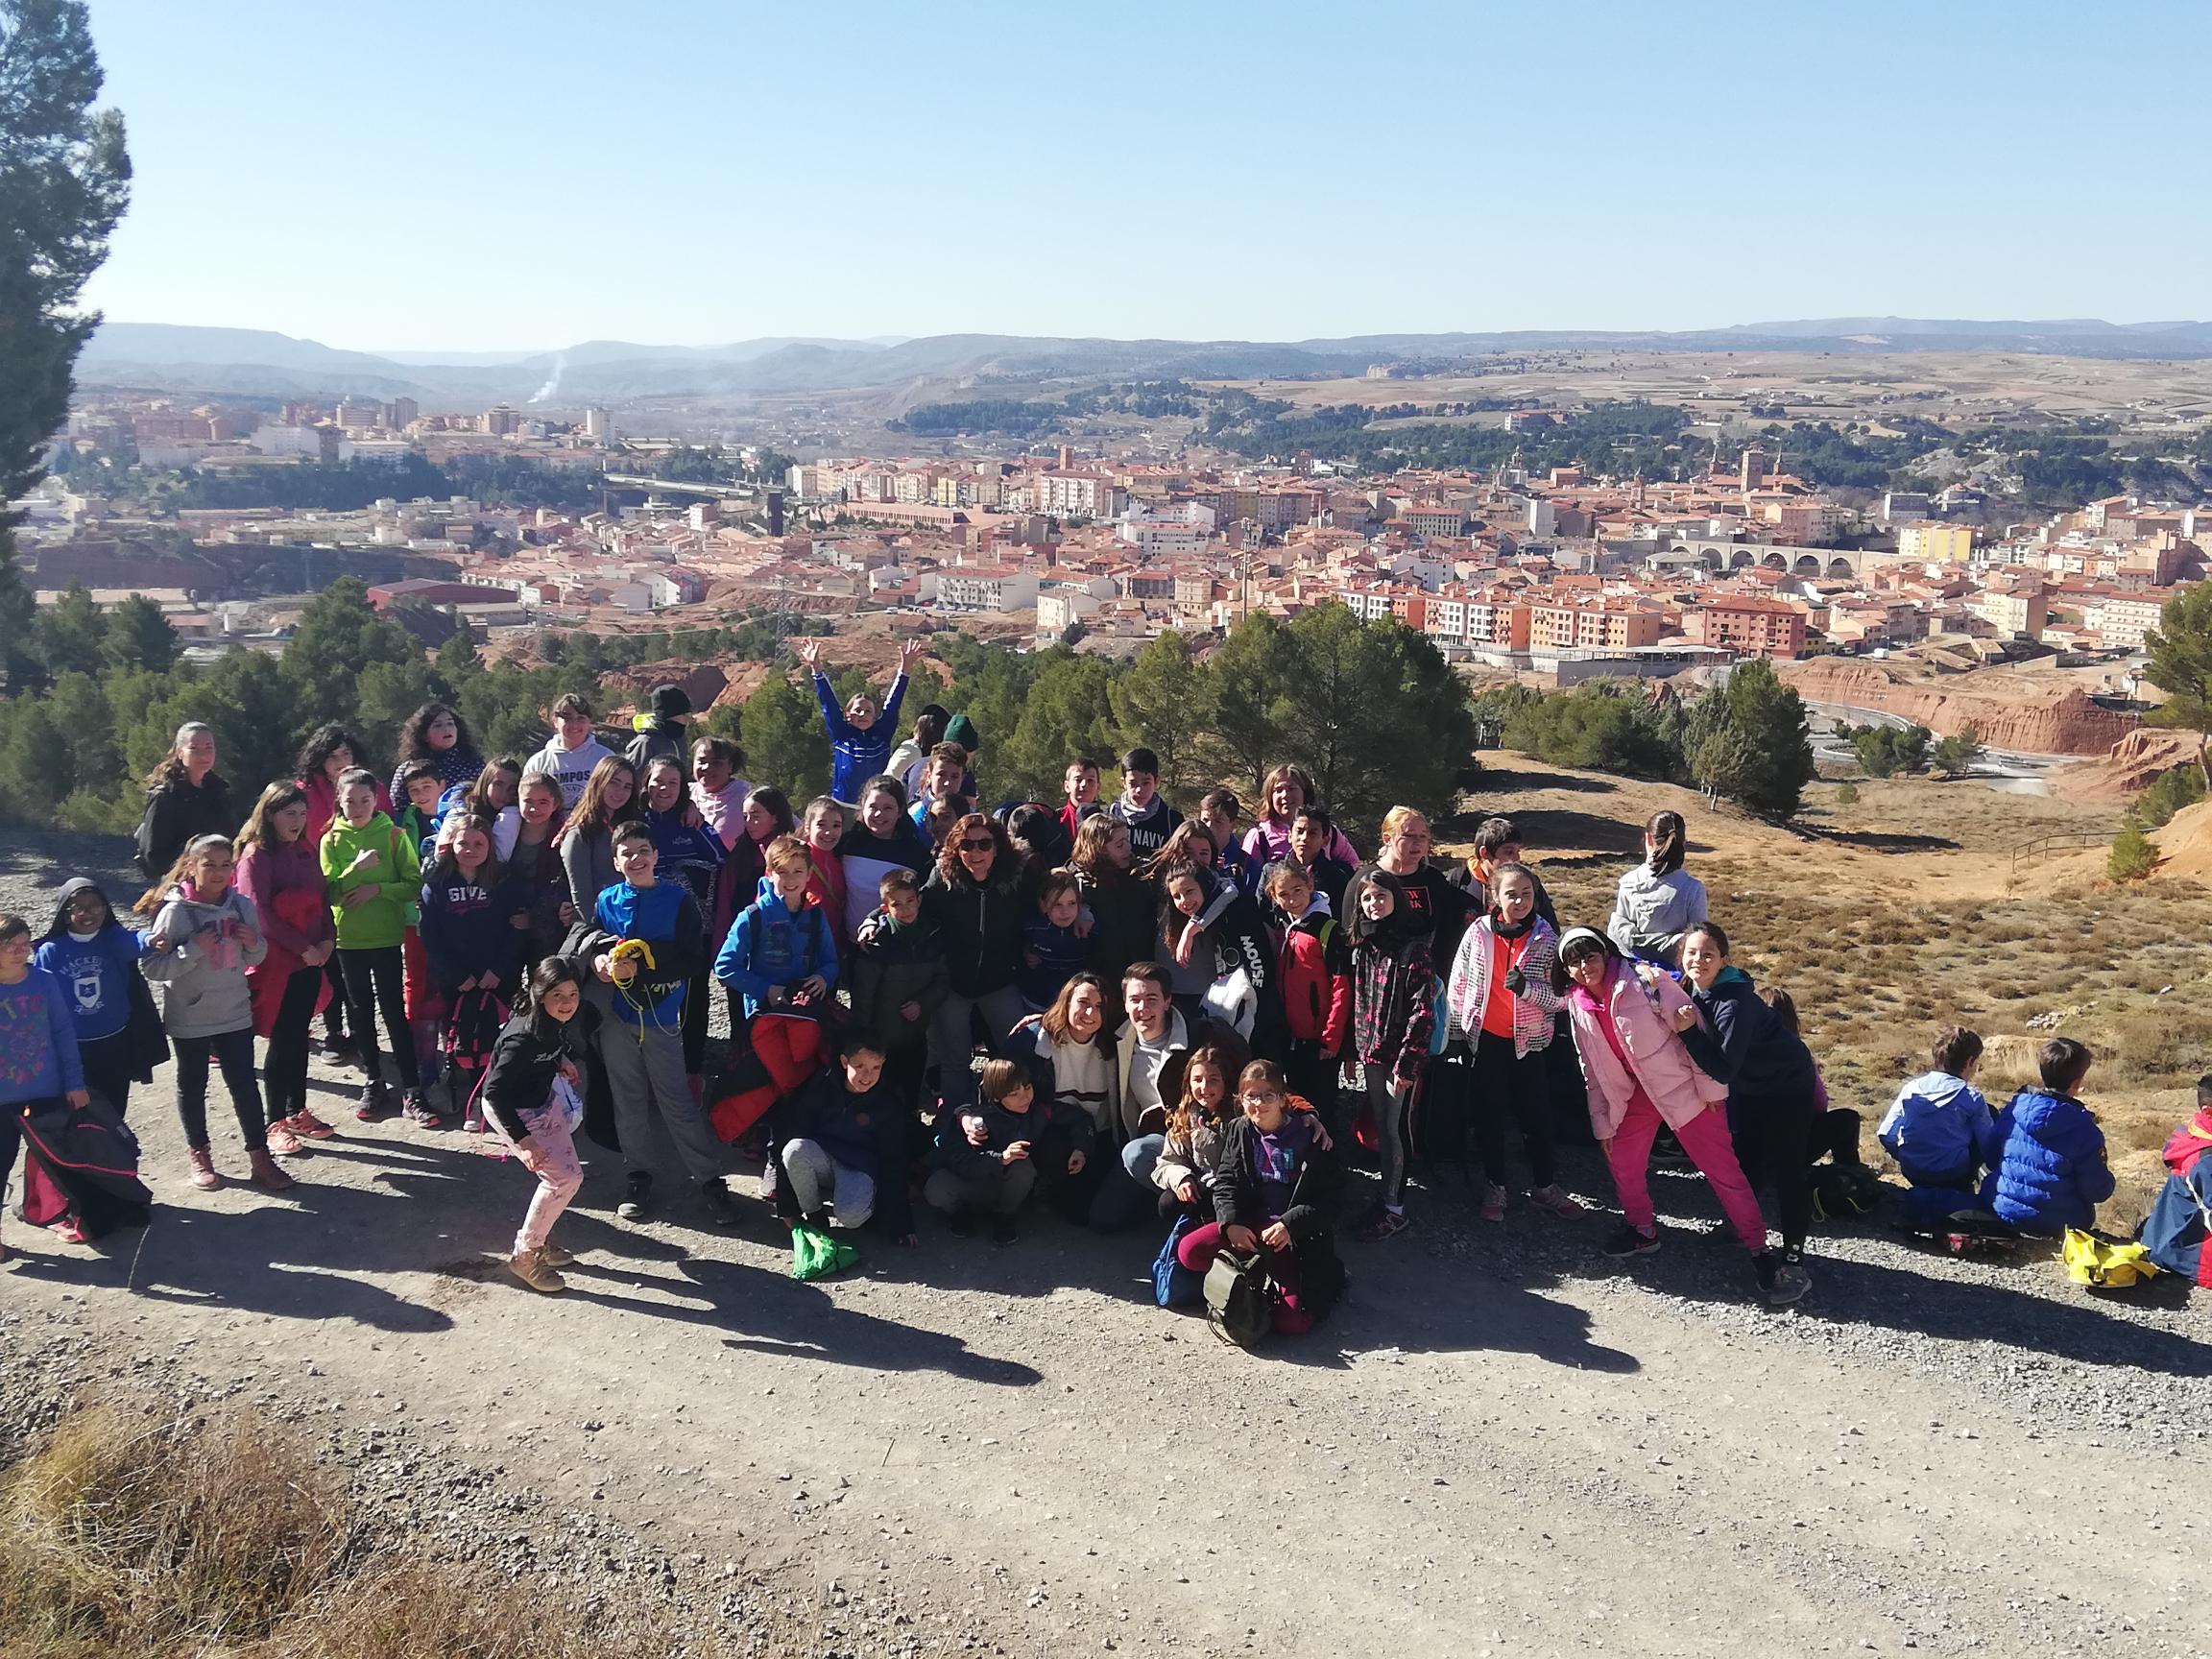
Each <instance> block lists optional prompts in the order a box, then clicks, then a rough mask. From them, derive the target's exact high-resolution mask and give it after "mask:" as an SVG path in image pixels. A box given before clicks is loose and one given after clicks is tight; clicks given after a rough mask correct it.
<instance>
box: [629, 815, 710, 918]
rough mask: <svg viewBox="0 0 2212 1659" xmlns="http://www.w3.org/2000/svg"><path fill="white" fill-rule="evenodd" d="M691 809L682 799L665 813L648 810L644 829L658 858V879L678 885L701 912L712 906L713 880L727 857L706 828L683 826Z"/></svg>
mask: <svg viewBox="0 0 2212 1659" xmlns="http://www.w3.org/2000/svg"><path fill="white" fill-rule="evenodd" d="M690 805H691V803H690V801H689V800H688V799H685V800H680V801H678V802H677V803H676V805H673V806H671V807H669V808H668V810H667V811H665V812H656V811H654V810H653V809H652V808H651V807H647V808H646V809H645V827H646V828H647V829H650V830H652V831H653V851H654V852H656V853H657V854H660V858H661V861H660V869H659V875H660V878H661V880H663V881H675V882H679V883H681V884H682V885H683V886H684V887H685V890H686V891H688V892H689V893H690V895H691V897H692V898H693V899H694V900H695V901H697V902H698V905H699V908H700V910H701V911H703V912H704V911H706V910H708V909H709V908H711V907H712V905H713V902H714V880H715V878H716V877H717V876H719V875H720V874H721V871H722V865H723V861H724V860H725V859H727V858H728V857H729V856H730V854H729V850H728V849H727V848H725V847H724V846H723V845H722V837H721V836H719V835H717V834H715V833H714V831H713V830H711V829H708V828H707V826H706V825H705V824H696V825H694V824H686V823H685V822H684V814H685V810H686V809H687V808H688V807H689V806H690Z"/></svg>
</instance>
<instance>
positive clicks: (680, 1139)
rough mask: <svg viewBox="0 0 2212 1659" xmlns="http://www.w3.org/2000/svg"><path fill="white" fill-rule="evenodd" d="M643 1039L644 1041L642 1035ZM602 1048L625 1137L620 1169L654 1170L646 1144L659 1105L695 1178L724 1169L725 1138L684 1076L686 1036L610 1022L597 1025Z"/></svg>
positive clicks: (616, 1126)
mask: <svg viewBox="0 0 2212 1659" xmlns="http://www.w3.org/2000/svg"><path fill="white" fill-rule="evenodd" d="M640 1035H642V1036H643V1037H644V1041H643V1042H642V1043H640V1042H639V1041H638V1037H639V1036H640ZM599 1052H600V1053H601V1054H602V1055H603V1056H604V1057H605V1058H606V1061H607V1082H608V1086H609V1087H610V1088H611V1089H612V1090H613V1094H614V1133H615V1134H616V1135H617V1136H619V1137H620V1138H621V1141H622V1167H623V1168H625V1169H645V1170H650V1169H651V1168H652V1163H651V1160H650V1159H649V1158H648V1157H647V1156H646V1147H647V1145H648V1144H649V1143H650V1142H651V1141H652V1139H653V1114H654V1111H655V1109H656V1108H658V1109H659V1111H660V1115H661V1122H662V1123H663V1124H664V1125H666V1127H667V1130H668V1139H669V1140H671V1141H673V1142H676V1156H677V1157H678V1158H679V1159H681V1160H682V1161H683V1165H684V1172H685V1174H686V1175H688V1176H690V1177H691V1179H692V1180H694V1181H700V1182H705V1181H711V1180H713V1179H714V1178H715V1177H716V1176H718V1175H720V1174H721V1173H722V1142H720V1141H718V1140H716V1139H715V1138H714V1126H713V1125H712V1124H711V1123H709V1121H708V1120H707V1112H706V1109H705V1108H704V1107H702V1106H701V1105H700V1104H699V1102H698V1101H696V1100H694V1099H692V1098H691V1082H690V1079H689V1078H687V1077H686V1076H685V1074H684V1037H683V1034H682V1033H681V1032H679V1031H677V1030H675V1029H674V1028H673V1027H671V1028H670V1029H668V1030H665V1031H662V1030H660V1029H657V1028H654V1029H647V1030H644V1031H643V1032H642V1033H641V1032H640V1030H639V1028H638V1027H637V1026H635V1025H626V1024H624V1023H623V1022H621V1021H620V1020H610V1021H608V1022H606V1023H604V1024H602V1025H601V1026H600V1027H599Z"/></svg>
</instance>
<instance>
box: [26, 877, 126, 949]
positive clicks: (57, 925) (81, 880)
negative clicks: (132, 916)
mask: <svg viewBox="0 0 2212 1659" xmlns="http://www.w3.org/2000/svg"><path fill="white" fill-rule="evenodd" d="M87 892H89V893H98V894H99V895H100V898H101V901H102V902H104V903H106V904H107V906H108V924H107V925H108V926H110V927H113V926H117V923H116V919H115V903H114V901H113V900H111V899H109V898H108V895H107V894H106V893H105V892H103V891H102V890H101V886H100V883H99V882H97V881H94V880H92V879H91V878H89V877H84V876H72V877H71V878H69V879H68V880H66V881H64V882H62V883H61V886H60V891H59V892H57V893H56V894H55V895H54V919H53V920H52V921H51V922H49V923H47V924H46V931H45V932H43V933H41V934H39V935H38V938H39V941H40V942H41V943H43V942H44V941H46V940H48V939H60V938H61V937H62V936H63V935H64V934H66V933H67V932H68V931H69V923H68V915H69V905H70V903H71V902H72V901H74V900H75V899H76V897H77V895H78V894H80V893H87Z"/></svg>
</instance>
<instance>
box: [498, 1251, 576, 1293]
mask: <svg viewBox="0 0 2212 1659" xmlns="http://www.w3.org/2000/svg"><path fill="white" fill-rule="evenodd" d="M507 1271H508V1272H510V1273H512V1274H514V1275H515V1277H516V1278H517V1279H519V1280H521V1281H522V1283H523V1284H525V1285H527V1286H530V1288H531V1289H533V1290H541V1291H543V1292H544V1293H545V1294H546V1295H548V1296H550V1295H552V1294H553V1293H554V1292H555V1291H557V1290H565V1289H567V1288H568V1281H567V1280H565V1279H564V1278H562V1277H561V1275H560V1274H558V1273H556V1272H554V1271H553V1264H552V1263H551V1262H548V1261H546V1260H545V1252H544V1251H542V1250H525V1251H523V1252H521V1253H520V1254H519V1255H516V1256H510V1257H508V1258H507Z"/></svg>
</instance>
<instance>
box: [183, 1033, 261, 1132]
mask: <svg viewBox="0 0 2212 1659" xmlns="http://www.w3.org/2000/svg"><path fill="white" fill-rule="evenodd" d="M169 1044H170V1046H171V1047H173V1048H175V1049H176V1050H177V1118H178V1120H179V1121H180V1122H181V1123H182V1124H183V1125H184V1144H185V1145H187V1146H189V1147H191V1148H192V1150H193V1151H195V1152H204V1151H205V1150H206V1149H207V1062H208V1059H209V1058H210V1057H212V1058H213V1059H214V1061H215V1064H216V1065H218V1066H220V1067H221V1068H222V1069H223V1087H224V1088H225V1089H227V1090H228V1091H229V1094H230V1110H231V1111H232V1112H234V1113H236V1114H237V1117H238V1135H239V1139H241V1140H242V1141H244V1142H246V1145H247V1147H248V1149H249V1150H251V1151H255V1152H258V1151H260V1150H261V1148H262V1147H264V1146H265V1145H267V1144H268V1123H267V1121H266V1119H264V1118H262V1116H261V1085H260V1084H259V1083H258V1082H256V1081H255V1080H254V1077H253V1030H252V1026H248V1027H247V1028H246V1029H245V1030H243V1031H226V1032H224V1033H223V1034H222V1035H221V1036H219V1037H172V1038H170V1039H169Z"/></svg>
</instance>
